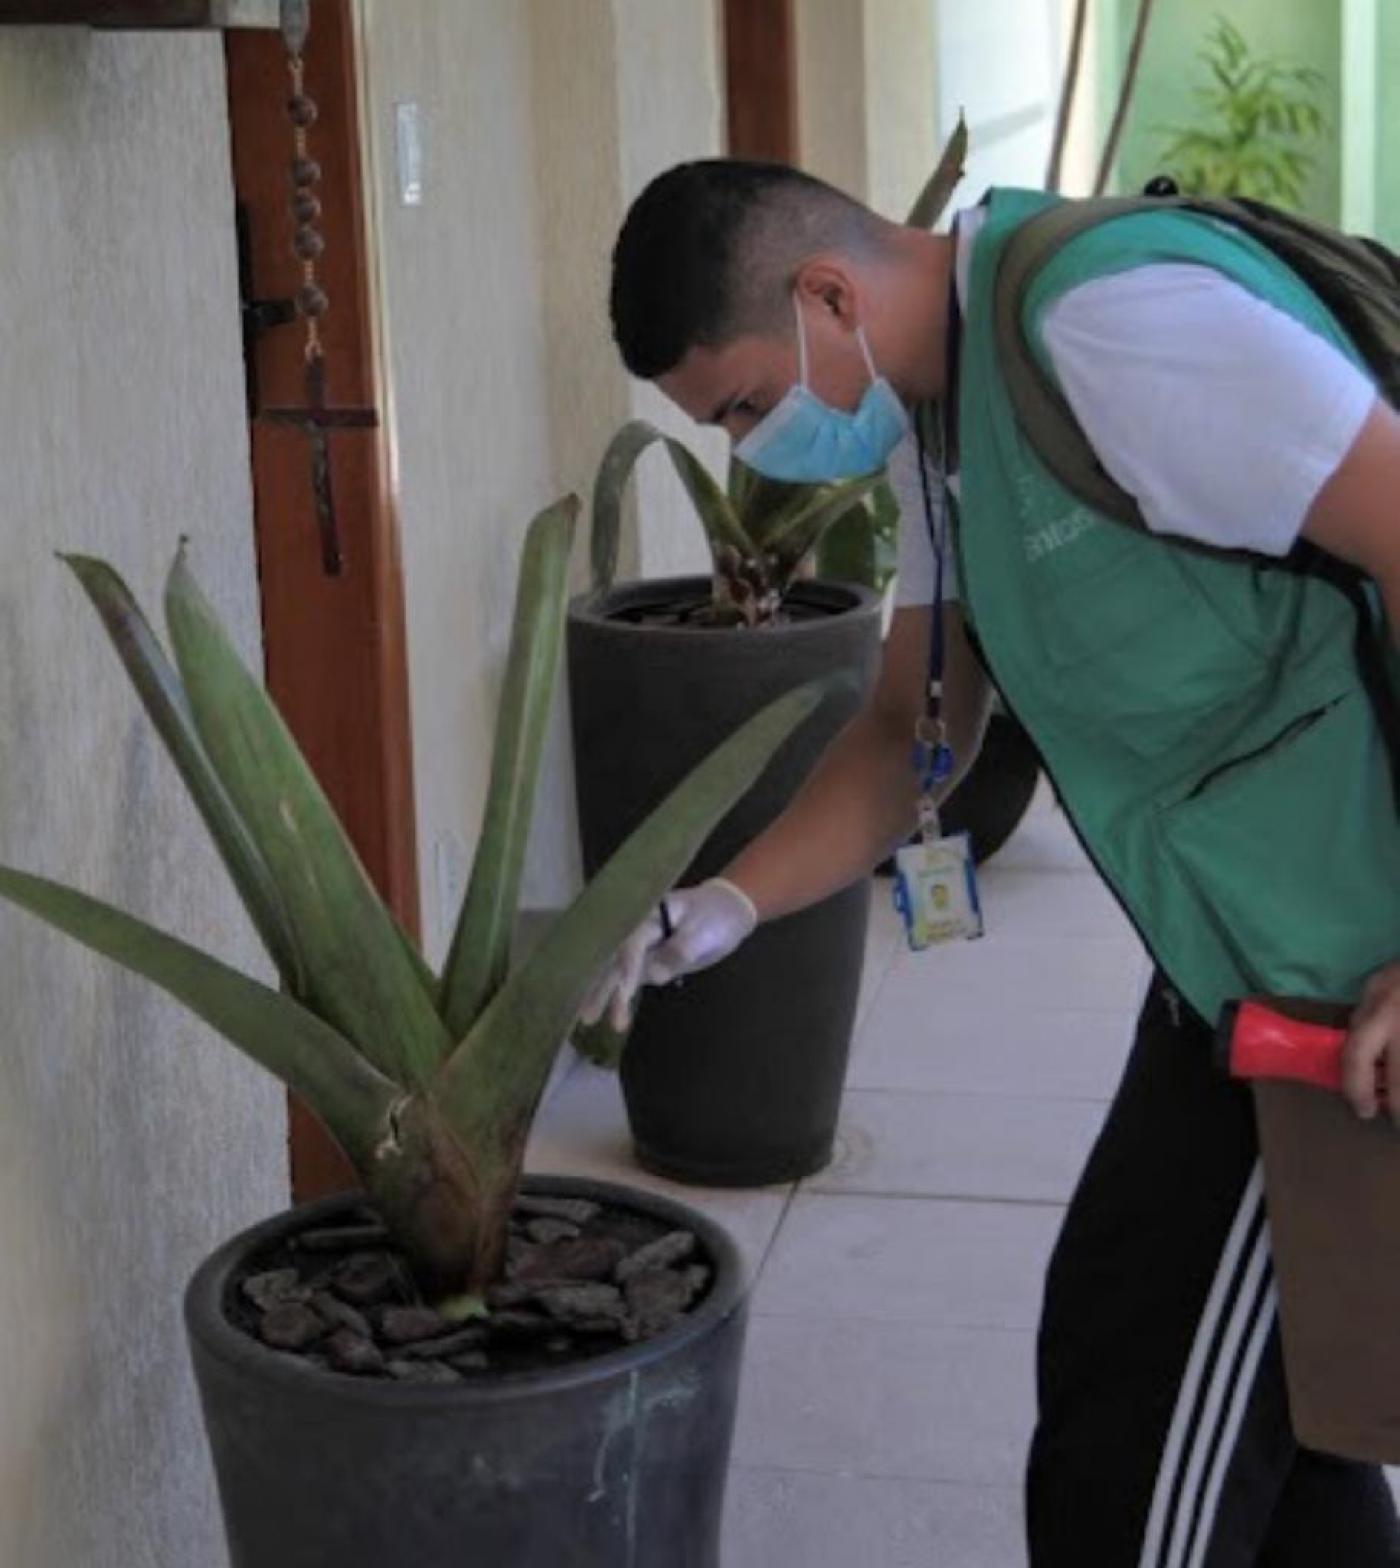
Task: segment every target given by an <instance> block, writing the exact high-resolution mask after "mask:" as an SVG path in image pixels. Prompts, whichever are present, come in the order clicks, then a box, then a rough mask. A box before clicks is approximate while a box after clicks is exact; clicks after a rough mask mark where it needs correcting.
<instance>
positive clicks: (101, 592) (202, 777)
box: [59, 554, 306, 996]
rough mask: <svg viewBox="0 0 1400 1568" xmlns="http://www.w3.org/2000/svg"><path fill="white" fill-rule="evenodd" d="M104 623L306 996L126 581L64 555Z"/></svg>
mask: <svg viewBox="0 0 1400 1568" xmlns="http://www.w3.org/2000/svg"><path fill="white" fill-rule="evenodd" d="M59 560H61V561H62V562H63V563H64V564H65V565H66V566H68V567H69V568H70V570H71V571H72V572H73V575H74V576H75V577H76V578H77V579H78V582H79V583H80V584H81V585H82V588H83V591H84V592H85V593H86V594H87V596H88V598H89V599H90V600H91V601H92V604H93V607H94V608H95V609H96V611H97V613H98V615H99V616H100V617H101V619H102V624H103V626H104V627H105V628H106V630H107V635H108V637H109V638H110V639H111V642H112V646H113V647H114V648H115V649H116V651H117V656H118V658H120V660H121V661H122V664H123V666H124V667H125V669H126V673H127V675H128V676H129V677H130V678H131V684H132V685H133V686H134V687H135V689H136V695H137V696H138V697H139V698H140V699H141V704H142V706H143V707H144V708H145V710H146V712H147V714H148V715H149V716H150V719H151V722H152V724H154V725H155V728H156V732H157V733H158V734H159V736H160V738H161V740H162V741H164V743H165V748H166V750H167V751H168V752H169V753H170V758H171V760H172V761H173V762H174V764H175V766H176V768H177V769H178V771H179V774H180V777H181V778H182V779H183V780H184V781H185V787H186V788H187V789H188V790H189V792H190V797H191V798H192V799H193V801H194V803H195V806H196V807H197V809H198V811H199V814H200V816H201V817H202V818H203V819H204V825H205V826H206V827H207V828H208V830H209V835H210V837H211V838H212V839H213V840H214V845H215V848H216V849H217V850H218V852H219V856H220V858H221V859H222V860H223V863H224V865H225V867H226V868H227V870H228V874H229V876H230V878H231V879H232V881H233V884H234V887H235V888H236V889H237V890H238V894H239V897H240V898H241V899H242V900H243V905H244V908H245V909H247V911H248V915H249V918H250V919H251V920H252V922H253V926H254V928H255V929H256V931H257V933H258V936H259V937H260V938H261V939H262V944H263V946H264V947H265V948H266V949H267V952H268V955H269V956H270V957H271V959H272V961H273V963H274V964H275V965H276V966H277V972H278V974H279V975H280V976H281V977H282V983H283V984H284V985H285V986H286V987H287V989H288V990H289V991H290V992H291V993H292V995H293V996H302V995H304V994H305V987H306V976H305V971H304V967H303V965H302V962H301V958H300V956H299V954H298V952H297V946H296V939H295V937H294V936H293V934H292V928H291V925H290V923H289V921H288V919H287V913H286V909H285V908H284V906H283V903H282V898H281V895H280V894H279V892H278V891H277V884H276V883H275V882H274V881H273V879H272V874H271V872H270V871H269V870H268V868H267V864H266V862H265V861H264V860H263V858H262V855H261V854H260V853H259V851H258V847H257V845H256V844H255V843H254V842H253V840H252V837H251V836H250V834H249V832H248V829H247V828H246V827H245V826H244V823H243V819H242V818H241V817H240V816H239V815H238V812H237V810H236V809H235V807H234V804H233V802H232V800H230V799H229V794H228V791H227V790H226V789H225V788H224V786H223V782H222V780H221V779H220V778H219V776H218V774H217V773H216V772H215V771H214V765H213V763H212V762H211V761H210V760H209V753H208V752H207V751H206V750H205V749H204V743H203V742H202V741H201V740H200V738H199V731H198V730H197V729H196V728H195V722H194V715H193V714H192V713H191V712H190V706H189V700H188V698H187V697H186V695H185V689H184V687H183V686H182V685H181V684H180V677H179V675H178V673H177V672H176V670H175V667H174V665H172V664H171V662H170V660H169V658H168V657H167V655H166V652H165V649H164V648H162V647H161V645H160V641H159V639H158V638H157V637H156V634H155V632H154V631H153V630H152V628H151V625H150V622H149V621H147V619H146V617H145V615H144V614H143V613H142V611H141V607H140V605H138V604H137V602H136V599H135V596H134V595H133V594H132V592H131V590H130V589H129V588H128V587H127V585H126V583H125V582H124V581H123V579H122V577H121V576H120V574H119V573H118V572H116V571H115V570H114V569H113V568H112V567H111V566H110V565H109V564H108V563H107V562H106V561H101V560H98V559H96V558H95V557H93V556H88V555H62V554H61V555H60V556H59Z"/></svg>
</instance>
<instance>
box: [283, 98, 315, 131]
mask: <svg viewBox="0 0 1400 1568" xmlns="http://www.w3.org/2000/svg"><path fill="white" fill-rule="evenodd" d="M287 113H288V115H289V116H290V117H291V121H292V124H293V125H300V126H302V127H303V128H304V127H306V126H308V125H315V123H316V100H315V99H314V98H309V97H308V96H307V95H306V94H305V93H294V94H293V95H292V96H291V97H290V98H288V100H287Z"/></svg>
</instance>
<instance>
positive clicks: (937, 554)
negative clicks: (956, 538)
mask: <svg viewBox="0 0 1400 1568" xmlns="http://www.w3.org/2000/svg"><path fill="white" fill-rule="evenodd" d="M953 255H954V258H955V259H954V264H953V273H952V277H951V278H950V280H949V287H948V318H947V319H948V329H947V331H948V346H947V369H946V373H945V375H944V381H943V403H942V407H941V410H939V411H938V414H939V422H938V426H937V429H938V435H939V453H938V459H939V470H940V474H941V478H942V482H943V496H944V508H943V519H942V526H941V527H940V526H939V520H938V512H937V511H936V509H935V508H934V504H933V492H932V490H931V489H930V487H929V478H928V451H927V449H926V447H925V445H924V433H923V428H922V424H921V421H920V419H919V418H918V417H916V418H915V421H914V432H915V438H916V441H917V445H918V458H919V485H920V489H921V491H922V495H923V503H924V522H925V525H926V526H927V528H928V537H929V545H930V547H931V548H932V550H933V559H934V590H933V610H932V626H931V628H930V631H929V659H928V690H927V692H926V695H925V699H924V712H923V716H922V718H921V719H920V721H919V725H918V727H917V730H916V732H915V740H914V771H915V772H916V773H917V774H918V778H919V790H920V793H921V794H922V795H924V796H926V797H927V796H931V795H932V794H933V791H934V789H935V788H936V787H937V786H938V785H939V784H941V783H943V781H944V780H945V779H947V778H948V777H949V776H950V774H951V773H952V771H953V760H954V759H953V752H952V748H951V747H950V746H949V745H948V742H947V736H946V731H945V728H944V723H943V668H944V656H945V651H946V650H945V646H944V638H943V583H944V574H945V566H946V562H947V557H948V529H949V526H950V522H951V511H952V507H953V501H952V498H951V494H950V491H949V488H948V474H949V465H950V464H951V463H952V462H953V460H954V454H955V453H956V451H957V406H958V368H959V359H960V354H961V349H962V310H961V307H960V304H959V301H958V286H957V264H956V256H957V229H956V226H955V227H954V231H953ZM921 412H922V411H921Z"/></svg>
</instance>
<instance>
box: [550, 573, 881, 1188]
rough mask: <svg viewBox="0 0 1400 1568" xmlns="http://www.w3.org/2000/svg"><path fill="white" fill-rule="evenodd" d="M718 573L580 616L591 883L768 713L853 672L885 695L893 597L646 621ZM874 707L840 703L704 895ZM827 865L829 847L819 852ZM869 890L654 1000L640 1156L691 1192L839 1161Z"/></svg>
mask: <svg viewBox="0 0 1400 1568" xmlns="http://www.w3.org/2000/svg"><path fill="white" fill-rule="evenodd" d="M708 594H709V584H708V582H707V581H706V580H704V579H701V578H672V579H662V580H658V581H655V582H643V583H633V584H628V585H626V586H623V587H620V588H616V589H614V590H612V591H610V592H609V593H607V594H605V595H603V596H601V597H599V596H596V595H588V596H586V597H584V598H580V599H577V600H575V602H574V603H573V604H572V605H571V607H570V610H569V692H570V701H571V705H572V709H573V727H574V754H575V766H576V769H577V779H578V805H579V826H580V831H581V834H582V839H583V858H584V867H585V871H586V872H587V873H588V874H589V875H592V873H593V872H594V871H595V870H596V869H597V868H598V867H599V866H600V865H601V864H602V863H603V862H604V861H605V860H606V859H607V858H608V856H609V855H610V854H611V853H612V852H613V850H615V849H616V848H617V847H618V845H619V844H621V843H622V841H623V840H624V839H625V838H626V837H627V836H628V834H630V833H631V832H632V830H633V829H634V828H635V827H636V826H637V824H638V823H639V822H641V821H642V819H643V818H644V817H645V816H646V815H647V813H648V812H650V811H651V810H652V809H653V807H655V806H656V805H657V804H658V803H659V802H660V801H661V799H662V798H663V796H664V795H665V794H666V793H667V791H668V790H670V789H671V787H672V786H673V785H675V784H676V783H678V782H679V781H680V779H682V778H683V777H684V776H685V774H686V773H687V772H688V771H689V770H690V769H691V768H692V767H694V766H695V764H696V763H698V762H699V761H700V759H701V758H702V757H704V756H705V754H706V753H707V752H709V751H710V750H711V749H712V748H713V747H714V746H715V745H717V744H718V743H719V741H721V740H722V739H723V738H724V737H725V736H726V735H728V734H729V733H730V732H731V731H732V730H734V729H735V728H736V727H737V726H738V725H739V724H741V723H742V722H743V721H744V720H745V719H746V718H748V717H749V716H750V715H751V714H752V713H754V712H755V711H756V710H757V709H758V708H760V707H761V706H762V705H763V704H764V703H766V702H768V701H770V700H771V699H773V698H774V697H777V696H779V695H780V694H781V693H782V692H784V691H788V690H790V689H791V688H792V687H793V686H795V685H797V684H798V683H800V682H802V681H805V680H809V679H811V678H813V677H816V676H820V675H824V674H828V673H830V672H832V671H837V670H850V671H852V672H854V673H855V674H856V675H857V676H858V677H859V689H860V690H863V689H868V687H869V685H870V683H871V682H872V681H873V680H874V678H875V673H876V670H877V668H878V666H879V660H880V601H879V599H878V597H877V596H876V595H875V594H874V593H872V592H871V591H870V590H868V589H864V588H858V587H855V586H852V585H847V584H844V583H842V584H838V583H824V582H809V583H803V584H800V585H799V586H798V588H797V589H796V591H795V592H794V594H793V595H792V600H791V602H792V605H793V608H794V611H795V612H796V614H797V615H798V616H800V617H801V618H800V619H796V620H794V621H793V622H792V623H790V624H788V625H785V626H782V627H776V628H772V629H767V630H762V631H753V630H747V629H736V630H716V629H713V628H709V629H696V628H688V627H669V626H658V625H654V624H647V623H645V622H644V621H642V620H640V619H639V617H640V616H641V615H642V614H643V613H644V612H645V610H646V609H647V608H648V607H651V608H656V607H665V606H668V605H675V604H677V603H683V602H687V601H689V602H697V601H702V600H704V599H705V598H706V597H708ZM859 702H860V696H859V691H858V689H857V688H856V687H853V688H851V689H850V690H849V691H847V692H845V693H844V694H842V695H840V696H839V697H836V698H834V699H832V700H831V701H829V702H828V703H827V704H826V705H825V706H824V707H823V708H822V709H821V710H820V712H819V714H818V716H817V717H816V718H815V719H814V720H812V721H811V722H809V723H808V724H807V725H805V726H804V727H803V728H802V730H801V731H800V732H799V733H798V734H797V735H796V736H795V737H794V738H793V739H792V740H791V741H790V742H789V743H788V745H787V746H786V747H784V749H783V750H782V751H781V752H780V753H779V755H778V757H777V758H776V759H775V761H774V762H773V764H772V765H771V766H770V767H769V769H768V771H767V772H766V773H765V774H764V776H763V778H762V779H761V780H760V781H759V782H758V784H757V785H756V786H755V787H754V788H753V789H752V790H751V791H750V792H749V794H748V795H746V796H745V797H744V799H743V800H742V801H740V803H739V804H738V805H737V806H736V807H735V808H734V810H733V811H732V812H731V813H730V814H729V816H728V817H726V818H725V820H724V821H723V822H722V823H721V824H720V826H719V828H718V829H717V830H716V831H715V833H714V834H713V836H712V837H711V838H710V840H709V841H708V842H707V843H706V845H705V847H704V848H703V849H702V850H701V852H700V854H699V856H698V857H697V858H696V860H695V862H694V864H693V865H692V866H691V867H690V869H689V871H688V873H687V876H686V880H687V881H696V880H699V879H701V878H704V877H706V876H710V875H713V874H714V873H715V872H717V871H719V870H720V869H721V868H722V867H723V866H724V865H725V864H726V863H727V862H728V861H729V860H730V859H731V858H732V857H733V856H734V854H735V853H736V852H737V851H738V850H739V849H740V848H742V847H743V845H745V844H746V843H747V842H748V841H749V840H750V839H752V838H753V837H754V836H755V835H756V834H757V833H758V832H760V831H761V830H762V829H763V828H764V827H766V826H767V825H768V823H770V822H771V821H772V820H773V818H774V817H776V816H777V815H778V814H779V812H781V811H782V809H783V807H784V806H786V805H787V803H788V802H789V801H790V800H791V798H792V796H793V795H794V794H795V793H796V791H797V788H798V786H799V785H800V784H801V783H802V781H803V780H804V779H805V778H806V776H807V774H808V773H809V772H810V771H811V768H812V766H813V764H814V763H815V762H816V760H817V758H818V757H819V756H820V755H821V753H822V751H823V750H824V749H825V748H826V746H827V744H828V743H829V742H830V740H831V739H832V737H833V736H834V735H835V734H836V732H837V731H838V730H839V729H840V728H841V727H842V726H843V725H844V724H845V723H846V722H847V720H848V719H849V718H850V717H851V715H852V714H853V713H854V712H855V710H856V708H857V707H858V705H859ZM807 853H809V854H810V855H811V856H812V857H813V858H814V859H817V860H819V859H820V858H821V856H822V854H823V853H824V846H823V845H821V844H818V843H814V844H811V845H809V846H808V847H807ZM868 914H869V883H868V881H867V880H864V879H862V880H861V881H860V882H859V883H858V884H856V885H855V886H853V887H850V888H848V889H846V891H844V892H842V893H839V894H837V895H836V896H835V897H834V898H830V899H827V900H826V901H825V902H824V903H822V904H819V905H817V906H816V907H815V908H813V909H809V910H805V911H803V912H802V913H800V914H797V915H792V916H789V917H788V918H787V919H784V920H778V921H774V922H773V923H771V924H768V925H765V926H763V927H762V928H761V929H760V930H759V931H757V932H756V933H755V934H754V936H753V937H752V938H750V940H749V941H748V942H746V943H745V944H744V946H743V947H742V948H741V949H740V950H739V952H738V953H737V954H735V955H734V957H733V958H730V959H727V960H726V961H725V962H724V963H722V964H719V965H717V966H716V967H715V968H713V969H709V970H706V971H705V972H704V973H702V974H698V975H693V976H691V977H689V978H688V979H686V980H685V981H684V983H683V985H682V986H680V987H672V988H668V989H666V990H661V991H658V990H649V991H647V992H645V993H644V995H643V999H642V1003H641V1006H640V1009H639V1012H638V1016H637V1022H636V1026H635V1028H634V1030H633V1033H632V1039H631V1042H630V1043H629V1045H628V1048H627V1051H626V1054H625V1055H624V1057H623V1061H622V1087H623V1093H624V1096H625V1098H626V1101H627V1111H628V1118H629V1120H630V1123H631V1128H632V1137H633V1141H634V1143H635V1145H636V1152H637V1157H638V1159H639V1160H640V1161H641V1163H642V1164H643V1165H644V1166H646V1167H647V1168H648V1169H651V1170H654V1171H658V1172H660V1173H662V1174H664V1175H667V1176H671V1177H675V1178H677V1179H679V1180H681V1181H692V1182H703V1183H706V1184H707V1185H714V1186H758V1185H762V1184H765V1183H768V1182H777V1181H790V1180H792V1179H794V1178H796V1177H799V1176H805V1175H808V1174H809V1173H810V1172H812V1171H814V1170H818V1169H820V1168H821V1167H822V1166H823V1165H825V1164H826V1163H827V1161H828V1160H829V1159H830V1158H831V1149H832V1142H833V1139H834V1137H835V1132H836V1119H837V1115H838V1112H839V1110H840V1103H841V1090H842V1085H843V1083H844V1081H845V1075H846V1061H847V1056H848V1053H849V1049H850V1038H851V1029H852V1026H853V1023H854V1020H855V1010H856V1002H857V999H858V996H859V991H860V976H861V968H862V965H863V963H864V959H865V933H866V922H867V918H868Z"/></svg>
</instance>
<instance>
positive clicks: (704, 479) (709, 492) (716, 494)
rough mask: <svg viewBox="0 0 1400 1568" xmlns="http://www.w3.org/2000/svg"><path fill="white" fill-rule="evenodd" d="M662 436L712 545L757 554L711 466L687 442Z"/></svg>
mask: <svg viewBox="0 0 1400 1568" xmlns="http://www.w3.org/2000/svg"><path fill="white" fill-rule="evenodd" d="M661 439H662V441H664V442H665V444H666V450H667V452H668V453H669V454H670V457H671V462H672V465H673V466H674V467H675V470H676V473H677V474H678V475H679V476H680V481H681V483H682V484H683V485H684V486H685V488H686V493H687V494H688V495H689V496H690V499H691V503H692V504H693V506H694V507H695V510H696V512H697V513H698V514H699V516H700V523H701V526H702V527H703V528H704V530H705V533H706V535H707V537H708V538H709V541H710V549H711V550H712V551H713V550H718V549H719V548H720V547H721V546H723V545H728V546H729V547H730V548H731V549H733V550H737V551H738V552H739V554H740V555H741V556H743V557H745V558H746V559H748V558H751V557H753V556H755V555H756V554H757V553H758V552H757V548H756V546H755V545H754V541H753V539H752V537H751V536H750V535H749V533H748V531H747V530H746V529H745V528H744V526H743V524H742V523H740V521H739V519H738V518H737V517H736V516H735V515H734V508H733V507H732V506H730V504H729V497H728V496H727V495H726V494H725V493H724V490H723V488H722V487H721V486H720V484H719V482H718V481H717V480H716V479H715V477H714V475H713V474H712V473H711V472H710V470H709V469H708V468H706V467H705V465H704V464H703V463H702V462H701V461H700V459H699V458H698V457H696V455H695V454H694V453H693V452H692V451H691V450H690V448H689V447H688V446H686V445H685V444H684V442H681V441H676V440H673V439H672V438H671V437H670V436H662V437H661Z"/></svg>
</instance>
